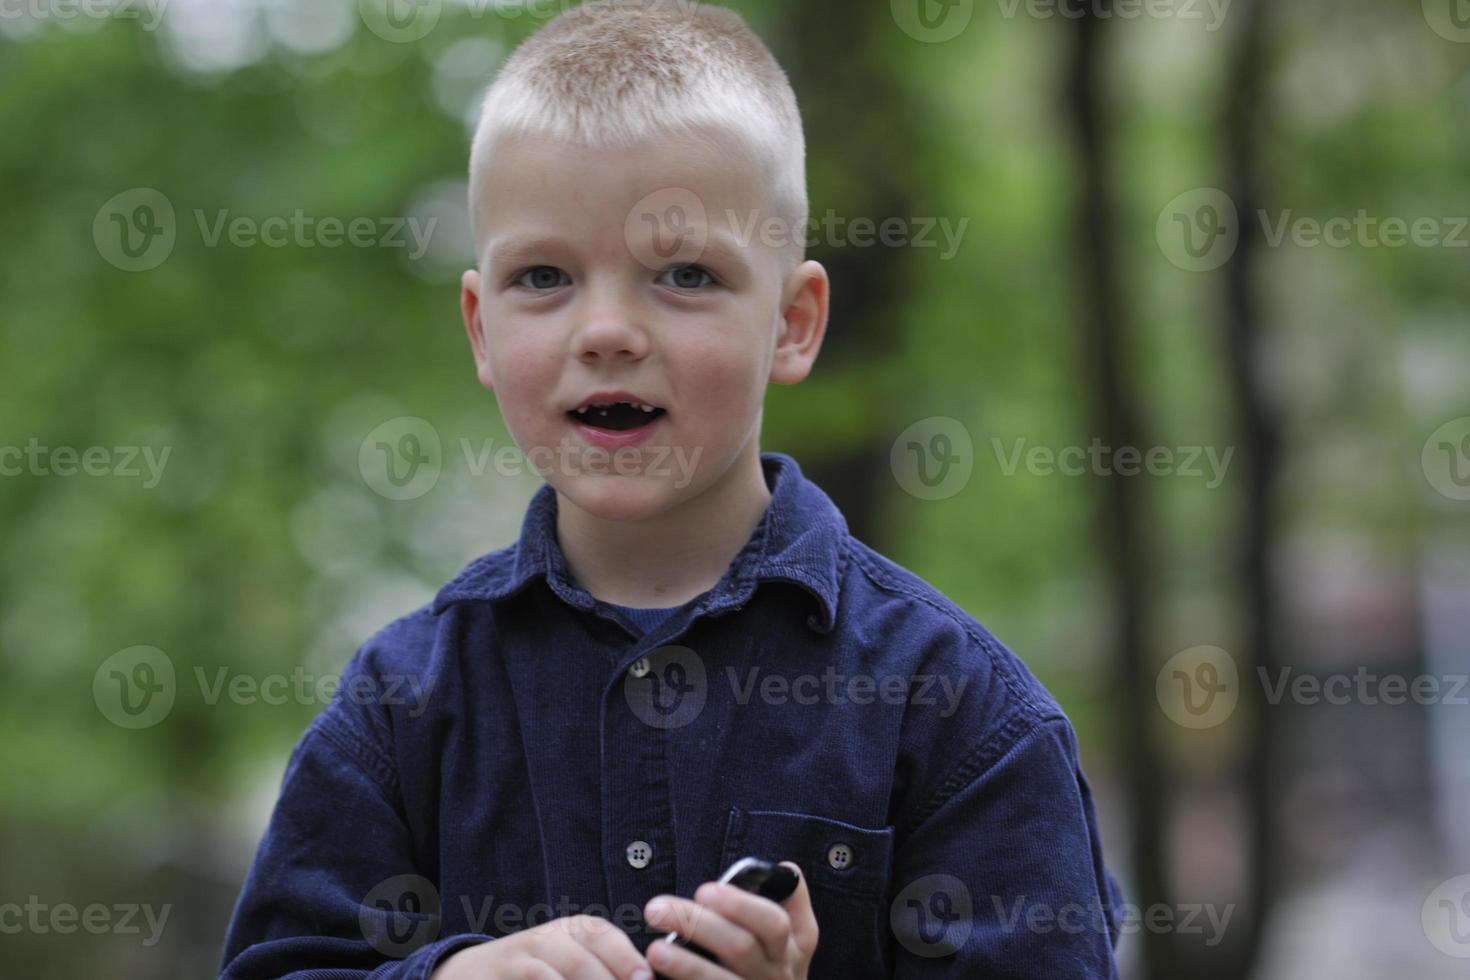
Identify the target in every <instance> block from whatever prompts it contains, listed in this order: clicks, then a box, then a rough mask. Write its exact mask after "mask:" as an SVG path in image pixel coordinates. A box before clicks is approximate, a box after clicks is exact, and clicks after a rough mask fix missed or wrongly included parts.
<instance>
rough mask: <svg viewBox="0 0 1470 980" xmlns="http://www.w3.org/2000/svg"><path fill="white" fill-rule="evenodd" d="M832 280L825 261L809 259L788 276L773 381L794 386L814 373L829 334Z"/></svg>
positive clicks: (774, 359) (782, 303)
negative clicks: (829, 295) (824, 264)
mask: <svg viewBox="0 0 1470 980" xmlns="http://www.w3.org/2000/svg"><path fill="white" fill-rule="evenodd" d="M828 291H829V283H828V281H827V270H826V269H824V268H823V267H822V263H820V262H816V261H812V260H810V259H808V260H807V261H805V262H803V263H801V264H800V265H798V266H797V267H796V268H795V269H793V270H792V271H791V274H790V275H789V276H787V277H786V288H785V289H784V290H783V292H782V296H781V332H780V334H779V336H777V338H776V351H775V355H774V356H773V357H772V359H771V380H772V381H773V382H775V383H776V384H781V385H794V384H796V383H797V382H798V381H801V380H803V379H805V378H806V376H807V375H808V374H810V373H811V370H812V364H814V363H815V362H816V360H817V352H818V351H819V350H821V349H822V338H823V337H824V336H825V335H826V333H827V300H828Z"/></svg>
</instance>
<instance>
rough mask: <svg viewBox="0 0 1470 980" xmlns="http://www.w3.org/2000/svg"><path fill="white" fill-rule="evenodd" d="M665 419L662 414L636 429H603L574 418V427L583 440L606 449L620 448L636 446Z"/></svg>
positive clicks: (651, 433) (650, 434)
mask: <svg viewBox="0 0 1470 980" xmlns="http://www.w3.org/2000/svg"><path fill="white" fill-rule="evenodd" d="M662 421H663V416H662V415H657V416H655V417H654V418H653V420H652V421H650V422H646V423H644V424H643V425H640V426H638V427H637V428H636V429H622V430H618V429H602V428H598V427H597V426H595V425H588V424H587V423H585V422H578V421H577V420H576V419H573V420H572V428H573V429H575V430H576V432H577V434H578V435H579V436H581V437H582V439H583V441H585V442H590V443H592V445H594V446H601V447H602V448H604V449H620V448H622V447H623V446H636V445H638V443H640V442H643V441H644V440H645V439H648V438H649V437H650V436H652V435H653V430H654V429H657V428H658V427H659V424H660V423H661V422H662Z"/></svg>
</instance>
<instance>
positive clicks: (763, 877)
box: [664, 857, 797, 963]
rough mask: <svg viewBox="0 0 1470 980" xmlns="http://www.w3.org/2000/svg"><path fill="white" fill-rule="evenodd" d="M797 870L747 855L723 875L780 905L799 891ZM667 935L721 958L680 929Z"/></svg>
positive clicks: (722, 879) (727, 882)
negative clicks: (687, 936)
mask: <svg viewBox="0 0 1470 980" xmlns="http://www.w3.org/2000/svg"><path fill="white" fill-rule="evenodd" d="M796 883H797V877H796V872H795V871H792V870H791V869H790V868H788V867H786V866H785V865H781V864H776V863H774V862H771V861H762V860H761V859H760V858H756V857H743V858H741V859H740V860H739V861H736V862H735V863H734V864H732V865H730V867H728V868H726V869H725V873H724V874H722V875H720V884H722V885H734V886H735V887H736V888H741V889H744V890H745V891H748V892H752V893H754V894H756V895H759V896H760V897H761V898H769V899H770V900H771V901H773V902H775V903H776V904H777V905H779V904H781V903H782V902H784V901H786V899H788V898H790V897H791V893H792V892H794V891H796ZM664 939H666V940H668V941H669V942H671V943H675V944H677V945H679V946H683V947H685V948H686V949H688V950H689V951H690V952H691V953H698V954H699V955H700V956H703V957H704V958H705V959H707V960H710V961H712V962H714V963H718V962H719V961H720V960H719V958H718V957H717V956H715V954H714V953H711V952H710V951H709V950H707V949H705V948H704V947H703V946H700V945H699V944H698V943H692V942H690V941H689V940H687V939H685V938H683V937H682V936H680V935H679V933H678V932H671V933H669V934H668V935H667V936H665V937H664Z"/></svg>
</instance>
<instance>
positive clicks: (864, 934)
mask: <svg viewBox="0 0 1470 980" xmlns="http://www.w3.org/2000/svg"><path fill="white" fill-rule="evenodd" d="M742 857H758V858H764V859H765V860H767V861H791V862H792V863H794V864H796V865H797V866H798V867H799V868H801V873H802V876H803V877H805V878H806V881H807V887H808V890H809V891H810V892H811V896H812V911H813V912H814V913H815V914H816V917H817V928H818V929H819V930H820V935H819V937H818V939H817V952H816V955H815V957H813V959H812V968H811V974H810V975H811V980H826V978H828V977H833V978H837V977H841V978H843V980H862V978H867V977H887V976H889V972H888V962H889V961H890V960H891V957H892V952H891V949H890V948H889V947H890V943H889V938H890V936H891V933H890V930H889V924H888V906H887V904H886V902H885V898H884V896H885V895H886V893H887V890H888V881H889V875H890V869H891V867H892V863H893V828H892V827H881V828H876V829H869V828H864V827H857V826H854V825H853V824H848V823H843V822H842V821H840V820H833V819H830V818H828V817H818V816H813V815H811V814H806V813H786V812H784V811H779V810H746V809H743V808H741V807H738V806H736V807H731V808H730V822H729V824H728V825H727V827H726V829H725V850H724V854H723V859H722V860H721V862H720V866H721V867H722V868H724V867H729V866H730V865H731V864H733V863H734V862H735V861H737V860H738V859H740V858H742Z"/></svg>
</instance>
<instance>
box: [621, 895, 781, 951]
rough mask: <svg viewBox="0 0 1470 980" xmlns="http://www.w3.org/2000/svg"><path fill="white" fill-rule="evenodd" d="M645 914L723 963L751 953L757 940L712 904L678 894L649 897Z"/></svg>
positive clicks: (658, 924) (655, 923) (661, 926)
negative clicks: (716, 909) (707, 951)
mask: <svg viewBox="0 0 1470 980" xmlns="http://www.w3.org/2000/svg"><path fill="white" fill-rule="evenodd" d="M643 914H644V917H645V918H646V919H647V920H648V921H649V922H650V923H651V924H653V925H655V926H657V927H658V928H659V929H669V930H671V931H674V932H677V933H678V934H679V935H680V937H681V938H684V939H688V940H689V941H691V942H694V943H697V944H699V945H700V946H703V947H704V948H705V949H707V950H709V951H710V952H711V953H714V954H715V955H716V956H718V957H719V958H720V961H721V962H723V963H731V962H734V961H739V960H741V959H744V958H746V957H748V956H749V953H750V948H751V946H753V945H754V944H755V943H756V942H757V940H756V939H755V937H753V936H752V935H751V934H750V932H749V931H747V930H746V929H743V928H741V927H740V926H738V925H735V924H734V923H732V922H730V921H729V920H728V919H726V918H724V917H723V916H722V915H720V913H718V912H716V911H715V910H714V909H712V908H710V907H709V906H707V905H701V904H699V903H697V902H691V901H690V900H689V899H687V898H680V897H679V896H677V895H659V896H657V897H655V898H652V899H650V900H649V902H648V905H646V906H645V907H644V909H643ZM705 962H708V961H705Z"/></svg>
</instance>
